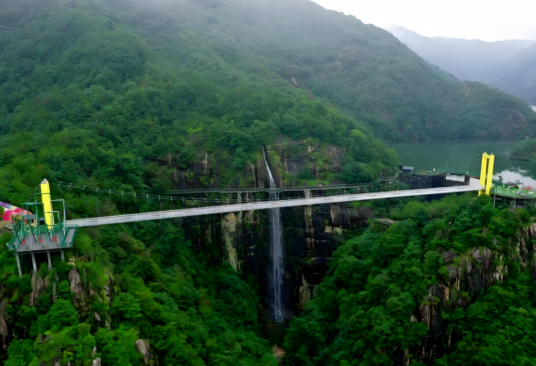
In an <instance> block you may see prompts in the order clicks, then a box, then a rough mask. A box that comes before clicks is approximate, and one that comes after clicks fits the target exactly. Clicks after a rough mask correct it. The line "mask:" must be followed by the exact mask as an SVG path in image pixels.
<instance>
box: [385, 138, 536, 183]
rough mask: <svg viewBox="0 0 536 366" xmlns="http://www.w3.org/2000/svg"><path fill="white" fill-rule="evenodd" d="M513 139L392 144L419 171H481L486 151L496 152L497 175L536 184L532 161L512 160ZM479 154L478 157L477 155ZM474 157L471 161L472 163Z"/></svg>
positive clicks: (535, 167)
mask: <svg viewBox="0 0 536 366" xmlns="http://www.w3.org/2000/svg"><path fill="white" fill-rule="evenodd" d="M514 144H515V142H513V141H497V140H495V141H482V140H456V141H440V142H426V143H422V144H415V145H392V146H391V147H392V148H393V149H395V150H396V152H397V153H398V155H399V156H400V162H401V164H402V165H406V166H413V167H415V169H417V170H420V169H422V170H432V169H455V170H461V171H468V172H470V173H478V174H479V173H480V164H481V159H479V158H478V157H476V156H477V155H480V156H482V154H483V153H484V152H487V153H488V154H494V155H495V169H494V173H495V174H494V178H495V179H499V178H500V177H502V180H503V181H504V182H505V183H506V182H521V183H523V184H525V185H532V186H533V187H536V165H534V164H532V163H531V162H528V161H519V160H512V159H509V158H508V156H509V154H510V152H511V151H512V147H513V145H514ZM475 157H476V158H475ZM470 158H473V159H472V161H471V162H468V160H469V159H470Z"/></svg>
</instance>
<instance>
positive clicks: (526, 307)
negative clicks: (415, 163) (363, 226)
mask: <svg viewBox="0 0 536 366" xmlns="http://www.w3.org/2000/svg"><path fill="white" fill-rule="evenodd" d="M531 210H532V211H531V212H529V211H527V210H525V209H519V210H517V211H516V212H513V211H512V210H511V209H509V208H508V207H507V206H505V208H503V209H500V208H496V207H494V205H493V201H492V200H491V199H490V198H488V197H485V196H483V197H480V198H479V199H478V200H475V199H474V197H473V196H472V195H465V196H461V197H458V198H456V197H455V196H449V197H446V198H445V199H443V200H442V201H435V202H430V203H427V202H424V203H422V202H410V203H408V204H407V205H403V206H400V207H395V208H391V217H392V218H393V219H395V220H398V222H396V223H395V224H394V225H393V226H391V227H389V228H388V229H387V230H385V229H378V225H375V228H376V230H371V229H367V230H366V231H365V232H364V233H363V235H360V236H357V237H355V238H353V239H351V240H349V241H348V242H346V244H345V245H343V246H341V247H340V248H339V249H338V250H337V252H336V253H335V254H334V260H333V262H332V263H331V264H330V267H331V269H330V272H329V274H328V276H327V277H326V278H325V279H324V281H323V283H322V284H321V286H320V287H319V288H317V289H316V292H315V293H316V298H315V299H313V300H312V301H310V302H309V303H308V304H307V308H306V311H305V312H304V313H303V314H302V316H300V317H299V318H297V319H296V320H294V321H293V322H292V323H291V327H290V330H289V332H288V335H287V339H286V342H285V348H286V350H287V358H286V361H287V363H288V364H289V365H406V364H408V363H407V362H409V363H410V364H415V365H425V364H426V365H432V364H433V365H453V364H463V365H530V364H533V363H534V362H535V361H534V360H535V359H536V347H534V340H535V339H536V333H535V332H534V323H535V322H536V314H535V312H534V307H535V305H536V303H535V301H534V294H535V292H536V283H535V281H534V278H533V277H534V276H533V263H534V262H533V258H534V251H533V245H534V240H535V239H536V238H535V237H534V235H533V236H527V231H525V230H523V228H524V227H527V226H528V225H532V224H534V222H533V221H532V220H534V218H532V219H530V218H531V216H534V214H535V213H536V211H535V210H534V208H533V207H532V208H531ZM319 345H322V346H319Z"/></svg>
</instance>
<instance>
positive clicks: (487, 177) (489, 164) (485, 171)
mask: <svg viewBox="0 0 536 366" xmlns="http://www.w3.org/2000/svg"><path fill="white" fill-rule="evenodd" d="M494 165H495V155H493V154H490V155H488V153H484V155H482V169H481V171H480V184H481V185H483V186H485V187H486V188H485V189H483V190H481V191H478V195H479V196H480V195H483V194H487V195H489V194H490V193H491V187H492V186H493V166H494Z"/></svg>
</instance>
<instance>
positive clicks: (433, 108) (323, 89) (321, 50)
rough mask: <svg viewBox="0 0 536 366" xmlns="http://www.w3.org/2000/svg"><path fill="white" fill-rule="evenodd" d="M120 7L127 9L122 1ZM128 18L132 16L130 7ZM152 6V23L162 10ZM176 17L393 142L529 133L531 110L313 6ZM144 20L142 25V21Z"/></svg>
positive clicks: (257, 6) (238, 7)
mask: <svg viewBox="0 0 536 366" xmlns="http://www.w3.org/2000/svg"><path fill="white" fill-rule="evenodd" d="M116 4H123V5H122V6H123V7H124V6H126V5H124V2H123V3H122V2H119V3H116ZM128 4H129V6H130V7H131V9H132V11H133V12H135V10H134V9H144V6H143V5H138V7H137V8H135V7H134V6H133V5H132V2H128ZM163 4H165V5H162V7H158V6H156V7H155V6H151V8H147V9H146V11H147V12H148V13H150V14H155V15H152V16H150V19H153V18H157V17H158V15H156V14H159V15H160V14H161V13H163V12H165V10H163V9H167V6H168V4H169V2H164V3H163ZM177 4H180V5H177V8H176V9H175V11H173V10H171V11H169V14H170V16H171V17H176V18H178V19H180V20H181V22H185V23H187V24H189V25H191V26H193V27H195V28H196V29H198V32H199V34H204V37H205V38H206V39H208V40H211V43H212V45H213V47H214V48H215V49H216V50H217V52H219V53H220V54H221V55H222V56H224V57H227V58H228V59H230V60H233V59H240V56H239V55H243V54H244V53H246V54H248V55H255V56H257V57H258V58H260V59H263V60H266V62H267V63H268V66H269V68H270V70H273V71H275V72H277V73H278V74H279V75H281V76H282V77H284V78H285V79H286V80H288V81H289V82H290V83H292V84H293V85H295V86H297V87H299V88H302V89H304V90H307V91H310V92H312V94H313V95H314V96H317V97H321V98H323V99H324V100H327V101H329V102H330V103H331V104H332V105H334V106H336V107H338V108H341V109H342V110H343V111H345V112H346V113H347V114H348V115H351V116H353V117H355V118H356V119H357V120H359V121H362V122H363V123H366V124H367V125H369V126H370V128H371V129H372V130H373V132H374V133H375V135H376V136H377V137H381V138H384V139H391V140H416V139H428V138H469V137H470V138H498V137H511V138H513V137H518V136H525V135H526V134H527V133H531V132H530V131H529V130H528V127H529V122H530V121H531V120H532V119H533V118H534V114H533V113H532V111H531V110H530V109H529V108H528V107H527V106H526V104H525V103H524V102H523V101H522V100H520V99H517V98H514V97H511V96H508V95H506V94H504V93H503V92H501V91H499V90H497V89H492V88H490V87H488V86H485V85H483V84H480V83H474V82H458V81H454V80H449V78H448V77H447V76H445V75H443V74H442V73H437V72H435V71H434V70H432V69H431V68H430V67H429V66H428V65H427V63H426V62H425V61H424V60H422V59H421V58H420V57H419V56H417V55H416V54H415V53H413V52H412V51H411V50H410V49H409V48H407V47H406V46H405V45H403V44H402V43H400V42H399V41H398V40H397V39H396V38H395V37H394V36H393V35H392V34H390V33H389V32H387V31H385V30H383V29H380V28H377V27H375V26H373V25H365V24H363V23H362V22H361V21H359V20H358V19H355V18H354V17H352V16H344V15H343V14H340V13H337V12H332V11H326V10H325V9H323V8H321V7H320V6H318V5H317V4H315V3H313V2H311V1H298V0H290V1H282V0H273V1H269V0H254V1H246V0H211V1H200V2H194V1H192V2H187V1H182V2H178V3H177ZM142 22H143V21H142Z"/></svg>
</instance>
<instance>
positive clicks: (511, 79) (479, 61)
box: [389, 26, 536, 105]
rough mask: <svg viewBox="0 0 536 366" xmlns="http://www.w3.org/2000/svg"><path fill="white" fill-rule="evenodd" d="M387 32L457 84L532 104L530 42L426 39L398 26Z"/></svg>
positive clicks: (535, 54)
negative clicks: (476, 83)
mask: <svg viewBox="0 0 536 366" xmlns="http://www.w3.org/2000/svg"><path fill="white" fill-rule="evenodd" d="M389 31H390V32H391V33H393V34H394V35H395V36H396V37H397V38H398V39H399V40H400V41H401V42H403V43H404V44H406V45H407V46H408V47H409V48H410V49H411V50H413V51H414V52H415V53H417V54H418V55H419V56H421V57H422V58H424V59H425V60H427V61H429V62H430V63H432V64H434V65H437V66H439V67H440V68H442V69H443V70H445V71H447V72H449V73H452V74H453V75H454V76H455V77H457V78H458V79H460V80H472V81H480V82H483V83H487V84H489V85H492V86H496V87H499V88H500V89H501V90H504V91H505V92H507V93H509V94H512V95H515V96H517V97H520V98H523V99H525V100H526V101H527V102H528V103H530V104H533V105H534V104H536V91H535V90H534V88H535V87H534V85H535V82H536V80H535V78H536V76H535V75H536V69H535V68H534V65H535V60H536V46H535V41H533V40H507V41H497V42H485V41H480V40H466V39H456V38H447V37H432V38H430V37H425V36H422V35H420V34H418V33H415V32H413V31H411V30H408V29H406V28H404V27H398V26H392V27H390V28H389Z"/></svg>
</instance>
